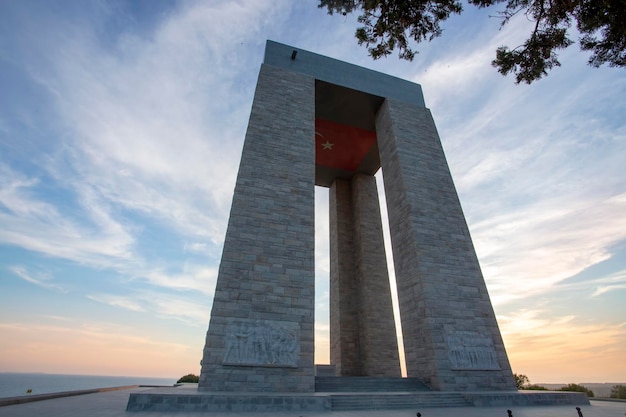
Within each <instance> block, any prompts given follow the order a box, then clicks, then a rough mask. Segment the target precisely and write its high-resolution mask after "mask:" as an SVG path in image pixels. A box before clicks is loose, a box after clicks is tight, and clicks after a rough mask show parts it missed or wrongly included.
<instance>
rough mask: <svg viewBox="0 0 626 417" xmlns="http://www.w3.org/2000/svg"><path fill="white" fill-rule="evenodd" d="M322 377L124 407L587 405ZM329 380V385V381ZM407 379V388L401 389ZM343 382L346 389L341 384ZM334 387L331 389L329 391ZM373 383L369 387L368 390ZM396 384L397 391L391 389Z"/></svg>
mask: <svg viewBox="0 0 626 417" xmlns="http://www.w3.org/2000/svg"><path fill="white" fill-rule="evenodd" d="M334 379H335V381H333V383H329V382H328V378H324V381H323V382H320V381H318V383H317V384H316V385H317V386H318V389H329V391H316V392H314V393H310V394H306V393H299V394H293V393H245V392H240V393H232V392H205V391H198V390H197V389H196V387H195V385H186V386H183V387H172V388H157V389H152V390H146V391H141V392H135V393H131V394H130V397H129V399H128V405H127V407H126V411H160V412H285V411H297V412H335V411H350V410H398V409H418V408H434V407H491V406H503V407H512V406H547V405H570V406H576V405H589V399H588V398H587V396H586V395H585V394H584V393H578V392H563V391H480V392H441V391H430V390H428V389H427V388H425V387H423V386H416V384H415V381H413V380H412V379H411V378H396V379H395V380H394V381H392V378H384V380H380V381H379V382H378V384H379V385H378V386H376V385H373V384H375V383H376V382H375V381H374V380H375V379H376V378H358V377H353V378H342V377H336V378H334ZM329 384H330V385H329ZM403 385H404V386H405V387H406V388H409V390H405V391H398V389H402V388H403ZM341 386H343V388H342V389H340V388H339V387H341ZM330 389H332V391H330ZM365 389H370V391H364V390H365ZM389 389H395V391H389Z"/></svg>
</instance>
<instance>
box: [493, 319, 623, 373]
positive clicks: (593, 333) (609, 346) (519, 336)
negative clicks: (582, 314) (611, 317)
mask: <svg viewBox="0 0 626 417" xmlns="http://www.w3.org/2000/svg"><path fill="white" fill-rule="evenodd" d="M498 321H499V322H500V326H501V327H500V328H501V329H502V337H503V339H504V341H505V345H506V347H507V351H508V353H509V357H510V361H511V364H512V366H513V370H514V372H518V373H525V374H527V375H528V376H529V377H530V378H531V380H533V381H537V382H572V381H578V382H580V381H583V380H585V379H587V380H590V379H596V378H598V377H600V378H605V379H604V380H605V381H608V380H615V381H617V380H619V379H620V378H621V375H623V374H624V372H625V371H626V365H624V364H623V361H621V360H619V358H620V357H621V356H622V355H623V349H622V346H624V343H625V342H626V333H625V332H624V329H625V328H626V322H622V323H609V322H607V323H597V322H594V321H593V320H592V319H585V318H577V317H575V316H571V315H570V316H560V317H559V316H557V317H554V316H553V315H552V314H551V313H550V311H548V310H543V309H536V310H519V311H517V312H515V315H500V316H499V317H498ZM572 364H577V366H575V367H573V366H572ZM608 369H610V371H608V373H607V370H608Z"/></svg>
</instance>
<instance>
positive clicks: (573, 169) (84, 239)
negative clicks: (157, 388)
mask: <svg viewBox="0 0 626 417" xmlns="http://www.w3.org/2000/svg"><path fill="white" fill-rule="evenodd" d="M495 10H496V9H491V10H477V9H475V8H473V7H470V6H466V12H465V13H464V14H463V15H462V16H455V17H453V18H451V19H450V21H449V22H448V23H447V24H446V25H445V32H444V35H443V37H441V38H439V39H437V40H435V41H434V42H432V43H430V44H424V45H421V46H420V47H419V50H420V54H419V55H417V56H416V58H415V60H414V61H413V62H404V61H400V60H398V59H397V57H396V56H395V55H394V56H391V57H389V58H387V59H383V60H380V61H372V60H371V58H369V57H368V56H367V52H366V50H365V49H364V48H362V47H359V46H358V45H357V44H356V41H355V39H354V37H353V33H354V30H355V27H356V26H357V24H356V18H355V16H346V17H344V16H340V15H334V16H328V15H327V14H326V13H325V12H324V11H323V10H321V9H318V8H317V3H316V2H315V1H312V0H311V1H288V0H267V1H266V0H255V1H180V2H176V1H134V2H128V1H92V2H84V1H35V0H28V1H19V2H17V1H3V2H0V371H14V372H56V373H78V374H100V375H140V376H141V375H144V376H164V377H178V376H181V375H184V374H186V373H190V372H192V373H197V372H198V371H199V366H198V362H199V360H200V358H201V350H202V347H203V345H204V335H205V332H206V328H207V324H208V319H209V314H210V308H211V300H212V294H213V290H214V286H215V280H216V272H217V268H218V266H219V260H220V255H221V247H222V242H223V239H224V233H225V230H226V222H227V218H228V212H229V209H230V202H231V198H232V192H233V187H234V182H235V177H236V173H237V168H238V163H239V157H240V153H241V148H242V145H243V138H244V135H245V129H246V125H247V119H248V115H249V112H250V107H251V104H252V97H253V93H254V86H255V82H256V77H257V74H258V70H259V67H260V64H261V62H262V59H263V51H264V46H265V41H266V40H267V39H272V40H275V41H278V42H282V43H286V44H289V45H293V46H296V47H298V48H302V49H306V50H309V51H312V52H316V53H319V54H323V55H328V56H330V57H333V58H337V59H340V60H344V61H347V62H350V63H353V64H357V65H361V66H364V67H367V68H371V69H374V70H378V71H381V72H384V73H388V74H391V75H395V76H398V77H401V78H405V79H408V80H411V81H414V82H416V83H419V84H421V85H422V88H423V91H424V95H425V100H426V105H427V107H429V108H430V109H431V110H432V113H433V116H434V118H435V122H436V124H437V127H438V129H439V134H440V136H441V139H442V142H443V146H444V149H445V151H446V155H447V157H448V162H449V165H450V169H451V171H452V175H453V177H454V180H455V184H456V186H457V190H458V192H459V195H460V199H461V204H462V206H463V209H464V212H465V215H466V218H467V222H468V225H469V228H470V231H471V233H472V237H473V240H474V244H475V247H476V250H477V253H478V256H479V259H480V262H481V266H482V269H483V274H484V276H485V280H486V282H487V286H488V289H489V292H490V295H491V298H492V301H493V303H494V308H495V311H496V315H497V317H498V321H499V324H500V328H501V331H502V333H503V337H504V340H505V344H506V347H507V351H508V353H509V357H510V360H511V363H512V366H513V370H514V371H515V372H518V373H524V374H526V375H528V376H529V377H530V379H531V381H532V382H585V381H586V382H615V381H624V380H626V363H625V362H624V360H623V358H624V357H626V303H624V299H625V296H626V175H625V174H624V172H626V117H625V115H626V100H624V97H626V72H625V71H624V70H623V69H615V68H608V67H603V68H599V69H594V68H591V67H589V66H587V65H586V60H587V58H588V57H587V55H586V54H585V53H581V52H579V50H578V47H577V46H576V45H574V46H573V47H571V48H569V49H568V50H567V51H565V52H563V53H561V55H560V56H561V62H562V64H563V66H562V67H560V68H557V69H555V70H554V71H552V72H551V74H550V76H549V77H547V78H545V79H543V80H540V81H539V82H536V83H534V84H532V85H531V86H527V85H515V84H514V80H513V78H511V77H508V78H504V77H502V76H501V75H500V74H498V73H497V71H496V70H495V69H494V68H492V67H491V66H490V62H491V60H492V59H493V57H494V54H495V49H496V48H497V47H498V46H501V45H503V44H506V45H509V46H512V47H514V46H517V45H519V44H520V43H521V42H522V41H523V40H524V37H525V36H526V34H527V33H528V31H529V29H530V25H531V23H530V22H528V21H527V20H526V19H525V18H524V17H523V16H520V17H518V18H516V19H514V20H513V21H511V23H510V24H509V25H507V26H506V27H505V28H504V29H503V30H499V25H500V22H499V20H497V19H495V18H490V17H489V15H490V14H491V15H493V14H494V13H495ZM575 36H576V35H575V34H574V37H575ZM379 179H380V178H379ZM325 191H326V190H324V189H318V190H317V194H316V212H317V216H316V230H317V234H316V240H317V247H316V287H317V289H316V292H317V298H316V304H317V310H316V316H317V323H316V341H317V348H316V357H317V360H318V362H320V363H324V362H326V361H327V358H328V268H329V267H328V243H327V234H328V224H327V196H326V192H325Z"/></svg>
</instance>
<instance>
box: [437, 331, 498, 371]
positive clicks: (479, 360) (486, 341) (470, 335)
mask: <svg viewBox="0 0 626 417" xmlns="http://www.w3.org/2000/svg"><path fill="white" fill-rule="evenodd" d="M446 342H447V345H448V358H449V359H450V362H451V363H452V369H457V370H498V369H500V365H499V364H498V358H497V355H496V350H495V348H494V347H493V342H492V340H491V338H490V337H489V336H486V335H482V334H480V333H477V332H468V331H456V332H450V333H448V335H447V337H446Z"/></svg>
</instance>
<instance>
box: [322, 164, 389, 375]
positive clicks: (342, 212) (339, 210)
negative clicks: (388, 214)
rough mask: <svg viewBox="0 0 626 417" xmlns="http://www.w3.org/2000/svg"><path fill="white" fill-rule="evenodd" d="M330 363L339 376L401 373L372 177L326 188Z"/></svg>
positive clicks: (355, 177)
mask: <svg viewBox="0 0 626 417" xmlns="http://www.w3.org/2000/svg"><path fill="white" fill-rule="evenodd" d="M329 207H330V216H329V220H330V321H331V323H330V332H331V333H330V343H331V353H330V356H331V363H332V364H334V365H335V367H336V372H337V374H338V375H340V376H384V377H400V376H401V373H400V361H399V355H398V343H397V338H396V328H395V326H394V325H393V323H394V317H393V307H392V303H391V289H390V285H389V274H388V271H387V259H386V257H385V247H384V242H383V233H382V223H381V217H380V205H379V203H378V192H377V189H376V180H375V178H374V177H373V176H371V175H365V174H356V175H354V176H353V177H352V179H351V180H342V179H337V180H335V182H334V183H333V184H332V185H331V187H330V198H329Z"/></svg>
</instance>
